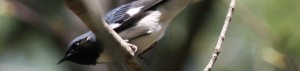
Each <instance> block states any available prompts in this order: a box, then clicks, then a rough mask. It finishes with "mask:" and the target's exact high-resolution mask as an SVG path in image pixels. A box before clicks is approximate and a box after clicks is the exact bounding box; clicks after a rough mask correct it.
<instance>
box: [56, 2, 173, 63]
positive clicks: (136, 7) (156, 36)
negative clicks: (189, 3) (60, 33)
mask: <svg viewBox="0 0 300 71" xmlns="http://www.w3.org/2000/svg"><path fill="white" fill-rule="evenodd" d="M168 1H169V0H136V1H133V2H130V3H127V4H124V5H121V6H119V7H117V8H115V9H113V10H111V11H109V12H108V13H106V14H105V16H104V17H103V19H104V20H105V22H106V23H107V24H108V25H109V26H110V28H113V29H114V31H116V32H117V33H118V34H119V35H120V36H121V37H122V38H123V39H124V40H126V41H127V42H128V43H131V44H134V45H136V46H137V47H138V48H137V52H136V53H135V54H137V55H141V54H143V53H144V52H146V51H147V50H148V49H150V48H151V45H153V44H154V43H156V42H157V41H159V40H160V39H161V38H162V36H163V35H164V32H165V30H166V27H167V26H168V23H169V20H167V22H166V21H161V17H162V12H161V10H158V8H159V7H160V6H161V5H163V4H165V3H166V2H168ZM176 13H177V12H176ZM166 23H167V24H166ZM96 39H97V38H96V36H95V34H94V33H93V32H91V31H89V32H87V33H85V34H83V35H80V36H78V37H76V38H75V39H74V40H72V41H71V42H70V44H69V46H68V49H67V52H66V54H65V56H64V58H62V59H61V60H60V61H59V62H58V64H60V63H62V62H64V61H72V62H74V63H78V64H83V65H94V64H97V63H103V62H111V61H112V60H111V59H110V56H109V55H108V54H107V53H108V52H107V51H106V50H105V49H104V47H103V46H99V45H97V43H98V41H97V40H96Z"/></svg>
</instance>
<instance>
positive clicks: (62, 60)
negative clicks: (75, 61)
mask: <svg viewBox="0 0 300 71" xmlns="http://www.w3.org/2000/svg"><path fill="white" fill-rule="evenodd" d="M67 59H68V57H67V56H64V58H62V59H60V60H59V62H58V63H57V65H58V64H60V63H62V62H64V61H66V60H67Z"/></svg>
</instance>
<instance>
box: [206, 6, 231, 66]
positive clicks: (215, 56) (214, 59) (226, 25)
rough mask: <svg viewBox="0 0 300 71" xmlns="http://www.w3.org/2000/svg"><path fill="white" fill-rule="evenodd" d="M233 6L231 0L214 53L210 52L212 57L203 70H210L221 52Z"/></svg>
mask: <svg viewBox="0 0 300 71" xmlns="http://www.w3.org/2000/svg"><path fill="white" fill-rule="evenodd" d="M234 6H235V0H231V2H230V6H229V9H228V12H227V16H226V19H225V22H224V25H223V28H222V31H221V34H220V36H219V39H218V42H217V45H216V47H215V50H214V53H213V54H212V57H211V59H210V61H209V63H208V64H207V65H206V67H205V68H204V70H203V71H210V70H211V68H212V66H213V65H214V63H215V62H216V60H217V58H218V56H219V54H220V52H221V46H222V43H223V41H224V39H225V34H226V30H227V27H228V25H229V23H230V21H231V17H232V14H233V11H234Z"/></svg>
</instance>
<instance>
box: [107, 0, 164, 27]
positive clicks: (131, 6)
mask: <svg viewBox="0 0 300 71" xmlns="http://www.w3.org/2000/svg"><path fill="white" fill-rule="evenodd" d="M161 1H162V0H137V1H133V2H130V3H127V4H124V5H121V6H119V7H117V8H115V9H113V10H111V11H109V12H108V13H106V14H105V16H104V17H103V19H104V20H105V22H106V23H108V24H109V25H112V24H114V25H116V24H117V25H118V26H120V25H122V23H123V22H125V21H127V20H129V19H131V18H132V17H134V16H136V15H138V14H140V13H141V12H144V11H146V10H148V9H150V8H151V7H153V6H154V5H156V4H158V3H159V2H161ZM118 26H116V27H113V28H117V27H118Z"/></svg>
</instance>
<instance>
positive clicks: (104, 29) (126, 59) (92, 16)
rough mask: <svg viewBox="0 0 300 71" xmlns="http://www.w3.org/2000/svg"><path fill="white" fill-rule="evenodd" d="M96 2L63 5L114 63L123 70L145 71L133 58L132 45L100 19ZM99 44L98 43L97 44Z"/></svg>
mask: <svg viewBox="0 0 300 71" xmlns="http://www.w3.org/2000/svg"><path fill="white" fill-rule="evenodd" d="M97 3H99V2H97V1H96V0H65V4H66V5H67V7H68V8H70V9H71V10H72V11H73V12H74V13H75V14H76V15H78V16H79V17H80V19H81V20H82V21H83V22H84V23H85V24H86V25H87V26H88V28H89V29H90V30H92V31H93V32H94V33H95V35H96V37H97V38H98V40H99V41H100V42H101V43H102V44H103V45H104V46H105V47H104V49H107V51H108V52H109V54H110V55H111V56H112V58H113V59H115V61H117V62H120V64H122V66H125V68H127V69H124V70H129V71H146V69H145V67H143V65H142V64H141V63H140V62H139V60H138V59H137V58H135V57H134V51H133V50H131V47H133V46H132V45H130V44H129V43H127V42H125V41H124V40H123V39H122V38H121V37H120V36H119V35H118V34H117V33H116V32H115V31H113V30H112V29H111V28H110V27H109V26H108V25H107V24H106V23H105V22H104V21H103V19H102V18H101V17H102V15H103V12H101V10H102V9H100V7H101V6H99V4H97ZM99 44H100V43H99Z"/></svg>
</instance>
